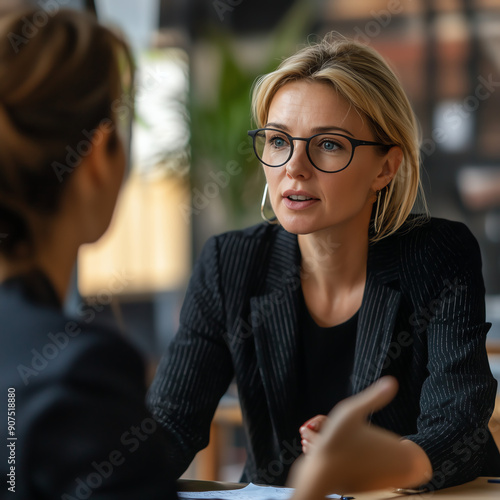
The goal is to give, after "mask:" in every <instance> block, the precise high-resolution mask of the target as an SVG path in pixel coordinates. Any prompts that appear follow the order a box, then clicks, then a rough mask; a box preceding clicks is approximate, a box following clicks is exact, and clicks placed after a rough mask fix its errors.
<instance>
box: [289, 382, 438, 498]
mask: <svg viewBox="0 0 500 500" xmlns="http://www.w3.org/2000/svg"><path fill="white" fill-rule="evenodd" d="M396 392H397V382H396V380H395V379H394V378H392V377H385V378H382V379H380V380H379V381H378V382H376V383H375V384H373V385H372V386H370V387H369V388H368V389H366V390H364V391H362V392H361V393H359V394H357V395H355V396H352V397H350V398H348V399H346V400H344V401H342V402H341V403H339V404H338V405H337V406H336V407H335V408H334V409H333V410H332V412H331V413H330V415H329V418H328V419H327V420H325V421H324V425H323V427H322V430H321V431H320V433H319V435H318V438H317V440H316V443H315V446H314V448H313V449H312V450H311V451H310V453H308V455H307V456H306V457H305V459H304V460H303V462H302V463H300V464H298V465H297V466H296V467H295V468H294V470H293V471H292V476H291V477H292V484H293V485H295V486H296V491H295V494H294V497H293V498H294V500H301V499H309V500H311V499H315V498H317V499H320V498H324V497H325V495H327V494H330V493H342V492H346V491H347V492H354V491H365V490H374V489H382V488H387V487H412V486H415V485H418V484H421V483H423V482H425V481H427V480H428V479H429V477H430V476H431V474H432V468H431V464H430V462H429V459H428V458H427V455H426V454H425V452H424V451H423V450H422V449H421V448H420V447H419V446H418V445H416V444H415V443H412V442H411V441H407V440H401V438H400V437H399V436H397V435H396V434H393V433H392V432H389V431H386V430H384V429H381V428H379V427H376V426H374V425H370V424H369V423H368V416H369V414H370V413H372V412H375V411H377V410H379V409H381V408H382V407H383V406H385V405H386V404H388V403H389V402H390V401H391V400H392V399H393V397H394V396H395V394H396Z"/></svg>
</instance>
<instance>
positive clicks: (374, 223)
mask: <svg viewBox="0 0 500 500" xmlns="http://www.w3.org/2000/svg"><path fill="white" fill-rule="evenodd" d="M381 193H382V191H381V190H380V189H379V190H378V191H377V202H376V203H377V207H376V208H375V217H374V218H373V229H374V231H375V234H378V232H379V231H380V225H379V223H378V212H379V209H380V196H381Z"/></svg>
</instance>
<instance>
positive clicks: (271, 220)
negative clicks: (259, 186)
mask: <svg viewBox="0 0 500 500" xmlns="http://www.w3.org/2000/svg"><path fill="white" fill-rule="evenodd" d="M267 190H268V186H267V182H266V185H265V187H264V194H263V195H262V201H261V203H260V216H261V217H262V218H263V219H264V220H265V221H266V222H269V224H276V223H277V222H278V217H276V215H275V214H273V216H272V217H268V216H267V215H266V209H267V204H268V202H267ZM269 204H270V203H269ZM270 210H271V211H272V208H270Z"/></svg>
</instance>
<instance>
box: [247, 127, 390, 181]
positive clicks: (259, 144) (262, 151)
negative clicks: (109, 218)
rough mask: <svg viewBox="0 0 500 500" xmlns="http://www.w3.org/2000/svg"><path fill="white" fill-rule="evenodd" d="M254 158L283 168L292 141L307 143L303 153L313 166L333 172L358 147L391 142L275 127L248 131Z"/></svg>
mask: <svg viewBox="0 0 500 500" xmlns="http://www.w3.org/2000/svg"><path fill="white" fill-rule="evenodd" d="M248 135H249V136H250V137H252V139H253V149H254V151H255V154H256V155H257V158H258V159H259V160H260V161H261V162H262V163H263V164H264V165H267V166H268V167H282V166H283V165H284V164H285V163H287V162H288V161H289V160H290V158H291V157H292V155H293V146H294V141H305V142H306V153H307V157H308V158H309V161H310V162H311V164H312V166H313V167H314V168H316V169H318V170H320V171H321V172H327V173H331V174H333V173H336V172H340V171H341V170H344V169H346V168H347V167H348V166H349V164H350V163H351V161H352V158H353V156H354V151H355V150H356V148H357V147H358V146H385V147H386V148H388V149H389V148H391V147H392V146H393V144H382V143H381V142H373V141H361V140H359V139H353V138H352V137H348V136H346V135H343V134H334V133H332V132H322V133H321V134H314V135H312V136H311V137H292V136H291V135H290V134H287V133H286V132H283V131H282V130H278V129H275V128H259V129H257V130H249V131H248Z"/></svg>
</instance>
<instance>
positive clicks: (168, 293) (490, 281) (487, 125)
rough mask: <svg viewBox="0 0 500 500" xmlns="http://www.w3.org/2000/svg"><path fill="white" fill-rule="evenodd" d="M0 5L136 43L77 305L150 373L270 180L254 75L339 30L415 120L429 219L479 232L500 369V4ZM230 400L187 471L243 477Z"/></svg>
mask: <svg viewBox="0 0 500 500" xmlns="http://www.w3.org/2000/svg"><path fill="white" fill-rule="evenodd" d="M1 2H2V7H3V6H17V5H19V6H23V5H37V6H38V7H39V8H40V9H44V10H45V11H46V12H48V13H49V14H50V12H54V9H55V10H57V8H60V7H70V8H76V9H86V10H90V11H92V12H94V13H95V14H96V15H97V16H98V18H99V20H100V21H101V22H103V23H105V24H107V25H113V26H115V27H116V28H117V29H120V30H121V31H123V32H124V33H125V35H126V37H127V38H128V40H129V41H130V43H131V44H132V46H133V49H134V53H135V58H136V61H137V65H138V74H137V79H136V82H135V85H136V109H135V120H134V123H133V125H132V140H131V145H130V148H131V151H130V153H131V162H130V168H129V176H128V179H127V181H126V183H125V185H124V189H123V192H122V195H121V198H120V201H119V206H118V209H117V212H116V216H115V218H114V221H113V223H112V227H111V228H110V231H108V233H107V234H106V235H105V237H104V238H102V240H101V241H100V242H99V243H98V244H97V245H93V246H92V247H88V248H84V249H83V250H82V252H81V255H80V256H79V265H78V269H77V271H76V272H75V293H74V296H73V297H72V298H71V299H70V300H69V301H68V309H72V310H73V312H75V311H76V313H77V314H80V315H89V314H93V315H95V316H98V317H99V318H100V319H101V320H103V321H113V322H116V321H118V323H119V325H120V326H121V327H122V328H123V330H124V331H125V333H126V334H127V335H128V336H130V338H131V339H132V341H133V342H135V343H136V345H137V346H138V347H139V349H140V350H141V351H142V352H143V354H144V356H145V358H146V359H147V360H148V361H149V366H150V367H151V373H150V377H151V376H152V375H153V373H154V369H155V365H156V362H157V361H158V359H159V357H160V356H161V353H162V352H163V350H164V349H165V347H166V346H167V345H168V343H169V341H170V340H171V338H172V336H173V335H174V334H175V331H176V328H177V321H178V314H179V309H180V305H181V303H182V298H183V295H184V290H185V287H186V284H187V280H188V279H189V275H190V272H191V268H192V264H193V262H194V260H195V259H196V257H197V255H198V254H199V252H200V250H201V248H202V246H203V244H204V242H205V241H206V239H207V238H208V237H209V236H211V235H212V234H215V233H219V232H222V231H226V230H228V229H235V228H242V227H245V226H248V225H250V224H254V223H257V222H259V220H260V212H259V206H260V198H261V194H262V190H263V187H264V176H263V174H262V172H261V169H260V167H259V165H258V163H257V162H256V161H255V159H254V156H253V152H252V149H251V145H250V142H249V141H248V137H247V135H246V132H247V130H248V129H251V128H253V124H252V123H251V117H250V112H249V103H250V91H251V87H252V83H253V81H254V80H255V78H256V77H257V76H259V75H261V74H263V73H266V72H268V71H270V70H272V69H274V68H275V67H276V66H277V64H279V62H280V61H281V60H282V59H283V58H284V57H286V56H288V55H290V54H292V53H293V52H295V51H296V50H297V49H299V48H300V47H302V46H303V45H304V44H306V43H307V42H308V41H314V40H316V39H318V38H320V37H321V36H322V35H323V34H325V33H326V32H328V31H331V30H335V31H338V32H340V33H341V34H343V35H345V36H348V37H352V38H355V39H357V40H359V41H360V42H363V43H366V44H369V45H371V46H372V47H374V48H375V49H376V50H378V51H379V52H380V53H382V54H383V55H384V56H385V57H386V59H387V60H388V61H389V63H390V64H391V65H392V67H393V68H394V69H395V71H396V73H397V74H398V75H399V77H400V79H401V81H402V83H403V86H404V88H405V90H406V92H407V94H408V96H409V98H410V101H411V103H412V105H413V107H414V110H415V112H416V114H417V117H418V119H419V121H420V124H421V128H422V138H423V141H422V168H423V177H424V185H425V191H426V195H427V199H428V202H429V207H430V210H431V213H432V215H434V216H436V217H445V218H450V219H455V220H460V221H463V222H465V223H466V224H467V225H468V226H469V227H470V228H471V230H472V232H473V233H474V235H475V236H476V238H477V239H478V241H479V244H480V247H481V251H482V255H483V273H484V278H485V283H486V291H487V317H488V320H489V321H491V322H492V323H493V326H492V330H491V332H490V334H489V341H488V348H489V352H490V359H491V366H492V370H493V372H494V374H495V375H496V377H497V378H499V379H500V361H499V354H500V347H499V346H500V71H499V70H500V0H363V1H361V0H309V1H305V0H296V1H291V0H272V1H269V0H74V1H73V0H1ZM40 19H42V18H40ZM32 21H33V23H36V22H37V21H36V20H32ZM38 22H41V21H40V20H38ZM35 25H36V24H35ZM82 78H85V75H82ZM122 104H123V105H127V103H122ZM236 401H237V400H236V398H235V393H234V389H231V390H230V391H229V392H228V395H227V396H226V397H225V398H224V399H223V401H222V403H221V406H220V408H219V410H218V412H217V415H216V419H215V421H214V424H213V426H212V433H213V434H212V439H211V444H210V446H209V449H207V450H205V451H203V452H202V453H201V454H200V455H199V457H198V458H197V460H196V462H195V464H193V466H192V467H191V468H190V469H189V471H188V473H187V477H196V478H207V479H222V480H238V478H239V473H240V471H241V468H242V462H243V461H244V450H243V448H242V447H243V443H244V435H243V432H242V430H241V428H240V423H241V416H240V414H239V408H238V405H237V402H236ZM497 407H498V405H497ZM496 418H499V417H498V415H497V417H496ZM498 428H500V423H497V424H496V429H498ZM499 442H500V441H499Z"/></svg>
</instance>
